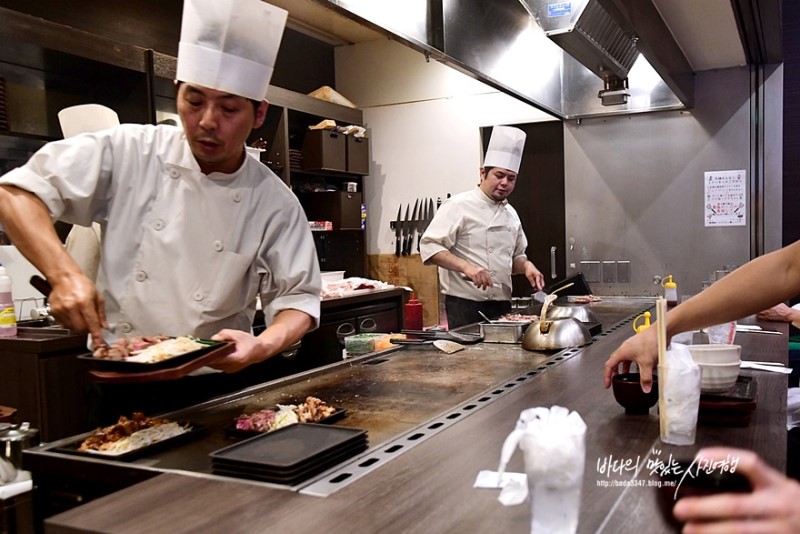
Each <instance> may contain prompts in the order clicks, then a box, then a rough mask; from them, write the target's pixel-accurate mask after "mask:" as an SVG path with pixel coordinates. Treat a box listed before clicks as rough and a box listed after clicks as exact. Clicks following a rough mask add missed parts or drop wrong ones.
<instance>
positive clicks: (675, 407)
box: [658, 343, 701, 445]
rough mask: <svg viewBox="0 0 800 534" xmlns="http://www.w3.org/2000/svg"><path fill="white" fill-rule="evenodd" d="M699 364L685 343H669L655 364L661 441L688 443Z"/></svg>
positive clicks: (693, 428)
mask: <svg viewBox="0 0 800 534" xmlns="http://www.w3.org/2000/svg"><path fill="white" fill-rule="evenodd" d="M700 382H701V373H700V366H699V365H697V363H696V362H695V361H694V359H693V358H692V354H691V352H689V349H688V348H687V347H686V345H681V344H679V343H672V345H671V349H670V350H668V351H666V354H665V358H664V361H663V362H662V363H661V365H659V366H658V412H659V419H660V423H661V441H663V442H664V443H670V444H672V445H692V444H693V443H694V440H695V434H696V433H697V415H698V411H699V409H700Z"/></svg>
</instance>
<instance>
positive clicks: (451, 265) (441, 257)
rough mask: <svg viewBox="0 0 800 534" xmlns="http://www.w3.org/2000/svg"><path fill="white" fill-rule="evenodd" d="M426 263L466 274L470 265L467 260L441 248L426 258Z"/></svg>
mask: <svg viewBox="0 0 800 534" xmlns="http://www.w3.org/2000/svg"><path fill="white" fill-rule="evenodd" d="M428 263H432V264H434V265H436V266H438V267H441V268H443V269H447V270H448V271H456V272H459V273H464V274H466V271H467V269H469V267H470V266H471V264H470V263H469V262H468V261H466V260H464V259H462V258H459V257H458V256H456V255H455V254H453V253H452V252H449V251H447V250H442V251H440V252H437V253H436V254H435V255H433V256H431V258H430V259H429V260H428Z"/></svg>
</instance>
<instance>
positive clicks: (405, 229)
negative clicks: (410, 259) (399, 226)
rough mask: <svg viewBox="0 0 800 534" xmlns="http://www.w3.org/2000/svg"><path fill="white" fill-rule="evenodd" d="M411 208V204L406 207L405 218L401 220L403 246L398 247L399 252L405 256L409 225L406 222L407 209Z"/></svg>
mask: <svg viewBox="0 0 800 534" xmlns="http://www.w3.org/2000/svg"><path fill="white" fill-rule="evenodd" d="M410 207H411V204H410V203H409V204H407V205H406V216H405V217H404V218H403V245H402V247H400V252H401V254H403V255H404V256H405V254H406V241H407V240H408V228H409V225H410V223H409V222H408V216H409V214H408V211H409V210H408V209H409V208H410Z"/></svg>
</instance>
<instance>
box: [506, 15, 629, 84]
mask: <svg viewBox="0 0 800 534" xmlns="http://www.w3.org/2000/svg"><path fill="white" fill-rule="evenodd" d="M520 2H521V3H522V5H523V6H524V7H525V9H527V10H528V12H529V13H530V14H531V16H532V17H533V18H534V19H536V22H537V23H538V24H539V26H541V28H542V29H543V30H544V33H545V35H546V36H547V37H549V38H550V39H552V40H553V42H555V43H556V44H557V45H558V46H560V47H561V48H563V49H564V50H565V51H566V52H567V53H568V54H569V55H570V56H572V57H573V58H575V59H577V60H578V61H579V62H581V63H582V64H583V65H584V66H585V67H586V68H587V69H589V70H590V71H592V72H593V73H595V74H596V75H598V76H599V77H600V78H602V79H603V81H607V80H609V79H610V78H612V77H617V78H620V79H624V78H627V77H628V72H629V71H630V70H631V67H633V63H634V62H635V61H636V58H637V57H639V51H638V50H637V49H636V37H635V36H634V35H633V34H632V33H630V32H625V31H623V29H622V28H621V27H620V26H619V24H617V23H616V22H615V21H614V19H613V18H612V17H611V15H609V14H608V12H607V11H606V10H605V9H604V8H603V6H601V5H600V4H599V3H598V2H597V0H578V1H575V0H573V1H572V2H558V3H553V1H552V0H520Z"/></svg>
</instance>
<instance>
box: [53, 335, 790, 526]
mask: <svg viewBox="0 0 800 534" xmlns="http://www.w3.org/2000/svg"><path fill="white" fill-rule="evenodd" d="M768 326H769V327H770V328H772V329H781V328H782V329H783V330H784V332H785V331H786V328H785V325H777V324H775V323H769V325H768ZM629 332H630V333H632V331H630V325H629V324H627V325H624V327H621V328H619V329H617V330H615V331H611V332H609V333H606V334H605V335H602V336H599V337H598V338H596V339H595V341H594V343H593V344H592V345H590V346H588V347H586V348H584V349H583V350H581V351H579V352H578V353H577V354H575V355H574V356H572V357H570V358H568V359H565V360H564V361H561V362H559V363H558V364H557V365H554V366H553V367H552V368H550V369H547V370H546V371H545V372H543V373H541V374H540V375H538V376H536V377H534V378H533V379H532V380H527V381H524V382H521V383H519V384H518V385H512V386H509V387H510V388H511V391H509V392H508V394H505V395H503V396H502V397H500V398H498V399H496V400H495V401H494V402H492V403H491V404H489V405H486V406H484V407H482V408H481V409H480V410H477V411H475V412H474V413H471V414H469V416H465V417H463V418H462V419H461V420H459V421H458V422H457V423H455V424H453V425H452V426H450V427H448V428H447V429H446V430H444V431H442V432H440V433H438V434H436V435H434V436H432V437H430V438H429V439H427V440H425V441H424V442H422V443H419V444H418V445H416V446H414V447H413V448H411V449H410V450H408V451H406V452H404V453H403V454H400V455H398V456H397V457H395V458H392V459H391V461H388V462H387V463H385V465H383V466H382V467H380V468H379V469H376V470H375V471H372V472H370V473H368V474H367V475H365V476H363V477H362V478H359V479H357V480H355V481H354V482H352V483H350V484H349V485H346V486H344V487H343V488H342V489H340V490H339V491H336V492H335V493H333V494H332V495H329V496H328V497H325V498H320V497H313V496H308V495H303V494H300V493H297V492H294V491H289V490H285V489H275V488H272V487H266V486H264V485H258V484H251V483H247V482H243V481H233V480H231V479H225V478H217V477H209V476H208V475H194V474H192V473H169V474H162V475H159V476H157V477H155V478H152V479H150V480H147V481H145V482H142V483H140V484H137V485H135V486H132V487H129V488H127V489H124V490H122V491H119V492H117V493H114V494H112V495H109V496H107V497H103V498H100V499H97V500H95V501H93V502H91V503H89V504H86V505H83V506H81V507H79V508H76V509H74V510H70V511H68V512H65V513H62V514H59V515H56V516H53V517H52V518H50V519H48V520H47V522H46V532H47V533H48V534H60V533H67V532H69V533H72V532H77V531H92V532H117V533H126V534H127V533H144V532H148V533H149V532H156V531H158V532H165V531H166V532H171V533H180V532H187V533H188V532H212V531H218V532H220V531H225V532H262V531H266V530H269V531H272V532H294V533H305V532H309V533H311V532H314V533H316V532H325V533H339V532H341V533H352V532H359V533H370V532H382V533H409V532H426V533H429V532H437V533H438V532H507V533H520V534H522V533H527V532H528V531H529V505H528V503H524V504H522V505H519V506H514V507H504V506H502V505H501V504H500V503H499V502H498V501H497V495H498V492H497V491H496V490H478V489H474V488H473V487H472V485H473V483H474V480H475V477H476V475H477V473H478V472H479V471H480V470H483V469H490V470H495V469H497V464H498V461H499V455H500V448H501V446H502V443H503V441H504V439H505V438H506V436H507V435H508V433H509V432H511V430H512V429H513V428H514V423H515V421H516V419H517V417H518V415H519V413H520V411H522V410H524V409H526V408H529V407H533V406H549V405H553V404H557V405H561V406H566V407H567V408H569V409H571V410H576V411H577V412H578V413H580V414H581V416H582V417H583V419H584V420H585V421H586V423H587V425H588V434H587V452H586V469H585V475H584V485H583V496H582V501H581V502H582V504H581V514H580V523H579V526H578V531H579V532H599V531H604V532H614V533H619V532H637V533H641V532H648V533H650V532H672V531H673V529H672V527H671V526H670V525H669V524H668V523H667V522H666V521H665V520H664V518H663V517H662V516H661V514H660V513H659V509H658V502H657V501H656V495H657V493H656V489H655V488H652V487H647V486H646V485H644V486H628V487H622V485H623V484H625V483H628V482H629V481H631V480H642V481H644V484H646V483H647V481H648V480H657V476H656V475H650V474H648V473H646V472H645V471H647V469H643V470H642V471H641V472H640V473H639V474H638V476H637V475H636V474H634V473H632V472H625V473H614V474H610V475H609V474H607V473H604V472H601V469H600V467H599V466H600V465H601V464H602V462H603V460H604V459H607V458H609V457H612V456H613V458H617V459H631V460H633V461H637V459H638V461H639V462H640V465H643V466H644V465H645V464H646V461H647V459H648V458H649V459H656V458H660V459H662V460H663V461H665V462H666V461H668V458H669V455H670V454H671V455H672V456H673V458H675V459H691V457H692V456H693V455H694V453H695V452H696V451H697V450H698V449H699V448H700V447H702V446H707V445H713V444H725V445H732V446H737V447H743V448H750V449H754V450H756V451H757V452H758V453H760V454H761V455H762V456H763V457H764V458H765V459H766V460H767V461H768V462H769V463H770V464H771V465H773V466H774V467H775V468H777V469H779V470H783V469H784V468H785V452H786V428H785V424H786V387H787V378H786V376H785V375H781V374H777V373H765V372H760V371H750V370H746V371H742V373H743V374H744V375H750V376H755V377H757V380H758V391H759V397H758V405H757V407H756V410H755V412H754V415H753V419H752V422H751V424H750V426H749V427H746V428H727V427H710V426H700V427H698V432H697V443H696V445H693V446H687V447H674V446H666V445H662V444H661V442H660V440H659V437H658V436H659V425H658V417H657V415H656V409H655V408H653V409H652V410H651V413H650V414H649V415H642V416H629V415H625V413H624V410H623V409H622V407H620V406H619V405H618V404H617V403H616V402H615V401H614V398H613V395H612V393H611V391H610V390H605V389H604V388H603V384H602V368H603V364H604V362H605V360H606V358H607V357H608V355H609V354H610V353H611V352H612V351H613V350H614V349H615V348H616V347H617V346H618V345H619V343H620V342H621V341H622V340H623V339H625V338H626V337H628V335H629ZM736 341H737V343H739V344H741V345H742V346H743V352H742V355H743V358H746V359H752V360H771V361H780V362H783V363H786V360H787V337H786V336H785V335H784V336H765V335H760V336H759V335H758V334H743V333H739V334H737V338H736ZM458 354H459V353H457V354H455V355H453V357H456V356H458ZM415 357H422V355H421V354H417V355H416V356H415ZM406 386H408V385H407V384H406ZM387 387H388V386H387ZM374 395H375V396H374V399H375V402H380V398H381V395H380V393H379V392H378V391H377V390H376V391H375V392H374ZM370 442H371V444H373V443H374V444H375V445H379V444H380V441H378V440H375V441H373V440H372V439H371V440H370ZM365 458H366V456H365ZM509 471H522V454H521V452H519V451H518V452H517V453H516V454H515V456H514V458H513V459H512V462H511V463H510V464H509ZM605 480H616V481H618V482H619V483H620V484H619V485H617V486H614V487H604V485H603V484H604V483H602V482H601V481H605ZM609 485H610V484H609Z"/></svg>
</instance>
